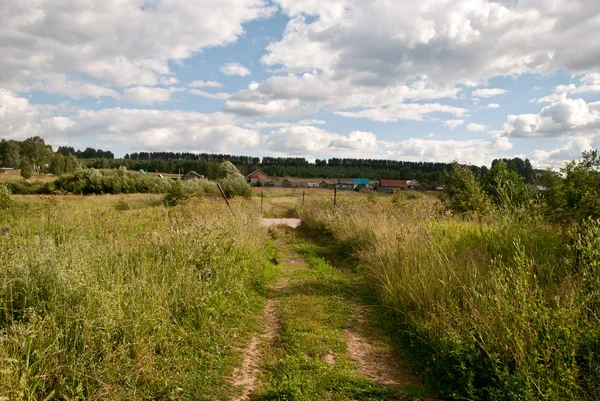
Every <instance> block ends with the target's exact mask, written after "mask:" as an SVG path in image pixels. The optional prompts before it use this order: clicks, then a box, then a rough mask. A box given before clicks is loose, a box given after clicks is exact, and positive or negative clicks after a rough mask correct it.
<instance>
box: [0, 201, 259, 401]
mask: <svg viewBox="0 0 600 401" xmlns="http://www.w3.org/2000/svg"><path fill="white" fill-rule="evenodd" d="M16 198H17V199H16V202H15V205H13V206H12V207H10V208H9V209H7V210H3V211H0V217H1V219H0V221H1V222H2V223H1V224H0V225H1V226H2V227H0V244H1V245H0V264H1V265H2V269H0V372H1V373H0V399H1V398H2V397H5V398H7V399H11V400H12V399H15V400H17V399H22V400H42V399H69V400H74V399H114V400H122V399H130V400H135V399H194V400H216V399H223V398H224V397H225V396H226V395H227V394H230V392H231V388H230V386H228V385H227V382H226V379H225V378H226V377H227V375H228V374H230V372H231V366H232V363H233V362H234V361H235V359H236V358H237V357H238V356H237V353H236V352H235V351H234V347H235V346H237V345H238V343H239V342H240V340H243V339H244V338H245V337H247V335H248V332H249V330H251V329H252V325H253V322H254V320H253V316H254V312H256V311H257V310H258V309H259V308H260V306H261V303H262V294H263V289H264V284H265V281H266V280H267V278H268V274H270V273H269V272H270V270H269V269H270V267H269V265H268V263H267V259H268V256H267V252H266V251H264V249H268V246H266V245H265V243H266V241H267V238H266V237H265V233H264V230H262V229H261V228H260V225H259V224H258V223H257V221H256V220H257V219H258V216H257V215H256V214H253V213H250V212H249V211H248V210H247V209H246V207H245V206H244V204H243V203H242V202H240V201H236V200H233V201H232V203H233V207H234V208H236V209H237V210H236V216H237V218H236V219H233V218H232V217H230V215H229V213H228V211H227V209H226V208H225V206H224V205H223V204H222V202H218V201H213V200H209V199H203V200H195V199H193V200H190V201H188V202H186V203H184V204H181V205H179V206H178V207H176V208H168V209H167V208H164V207H162V206H156V205H158V204H160V197H159V196H156V195H155V196H149V195H144V196H140V195H129V196H92V197H76V196H64V197H46V198H41V197H36V198H35V199H33V198H26V197H24V198H19V197H16ZM124 205H126V206H127V207H125V206H124Z"/></svg>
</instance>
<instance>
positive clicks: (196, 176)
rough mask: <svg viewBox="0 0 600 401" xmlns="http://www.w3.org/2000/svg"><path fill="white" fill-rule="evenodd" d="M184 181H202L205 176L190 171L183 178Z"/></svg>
mask: <svg viewBox="0 0 600 401" xmlns="http://www.w3.org/2000/svg"><path fill="white" fill-rule="evenodd" d="M181 179H182V180H184V181H187V180H201V179H204V176H203V175H201V174H198V173H197V172H195V171H188V172H187V173H185V174H184V176H183V177H181Z"/></svg>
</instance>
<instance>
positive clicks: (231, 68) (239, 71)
mask: <svg viewBox="0 0 600 401" xmlns="http://www.w3.org/2000/svg"><path fill="white" fill-rule="evenodd" d="M221 72H222V73H223V74H225V75H239V76H240V77H245V76H247V75H250V74H251V73H250V70H249V69H247V68H246V67H244V66H243V65H241V64H240V63H227V64H224V65H222V66H221Z"/></svg>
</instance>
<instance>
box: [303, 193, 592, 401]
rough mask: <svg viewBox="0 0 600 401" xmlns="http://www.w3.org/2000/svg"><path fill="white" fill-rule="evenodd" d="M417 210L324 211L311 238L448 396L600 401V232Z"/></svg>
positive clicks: (306, 222)
mask: <svg viewBox="0 0 600 401" xmlns="http://www.w3.org/2000/svg"><path fill="white" fill-rule="evenodd" d="M411 198H413V197H411V196H406V195H403V194H398V195H397V196H396V197H395V198H394V197H392V198H390V197H387V198H383V199H382V198H380V197H378V196H363V197H362V199H361V198H359V197H353V198H347V199H343V200H342V201H341V202H340V203H339V204H338V207H337V208H336V209H335V210H334V209H333V208H332V207H331V204H330V201H329V199H328V198H322V199H312V200H311V201H310V202H308V203H307V204H306V205H305V207H304V211H303V213H302V218H303V225H302V226H301V229H302V230H303V231H304V232H305V233H306V235H307V237H309V238H313V239H317V240H318V241H319V242H320V243H321V245H323V246H324V247H326V248H327V249H329V251H330V256H331V257H332V258H334V259H337V260H338V262H339V263H342V264H344V265H346V266H353V267H354V269H356V271H357V272H359V274H361V275H362V277H363V286H364V287H365V289H366V290H368V289H371V290H372V291H373V293H374V298H373V299H374V300H373V302H374V304H376V305H377V308H378V310H379V312H378V320H379V321H380V324H381V325H383V326H385V327H386V329H387V330H388V332H389V333H390V334H391V336H392V339H393V341H394V342H395V345H396V348H397V349H398V350H399V351H400V352H402V354H403V355H404V356H405V357H406V358H407V359H408V360H409V361H410V362H411V364H412V367H413V368H414V369H416V371H418V372H420V373H421V374H422V376H423V377H424V379H425V380H427V381H428V382H429V384H430V385H432V386H434V387H436V388H437V391H438V394H440V395H442V396H445V397H449V398H453V399H477V400H567V399H569V400H587V399H596V398H597V397H598V396H599V394H598V390H597V388H598V385H599V384H600V363H599V362H600V361H599V360H598V357H599V355H600V319H599V318H598V316H599V312H600V310H599V308H598V305H599V303H598V299H599V298H598V294H599V293H600V285H599V280H598V273H599V272H598V261H599V260H600V224H599V222H598V221H594V220H589V221H586V222H584V223H582V224H581V225H579V226H570V227H564V228H563V227H561V226H558V225H556V224H554V223H551V222H549V221H548V220H547V219H546V218H545V217H543V216H542V215H541V214H540V213H539V212H535V211H531V210H527V211H507V210H505V211H501V210H495V211H493V212H491V213H489V214H487V215H477V214H473V215H462V214H458V215H457V214H453V213H452V212H450V211H448V210H447V209H446V208H445V207H444V206H443V205H442V204H441V203H440V202H435V201H432V199H433V198H431V197H430V198H421V199H411ZM427 200H429V201H427Z"/></svg>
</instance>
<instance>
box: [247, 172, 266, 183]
mask: <svg viewBox="0 0 600 401" xmlns="http://www.w3.org/2000/svg"><path fill="white" fill-rule="evenodd" d="M246 179H247V180H248V182H249V183H250V184H256V183H257V182H261V183H265V182H267V180H268V179H269V176H268V175H267V174H266V173H265V172H264V171H262V170H261V169H257V170H254V171H253V172H251V173H250V174H248V175H247V176H246Z"/></svg>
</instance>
